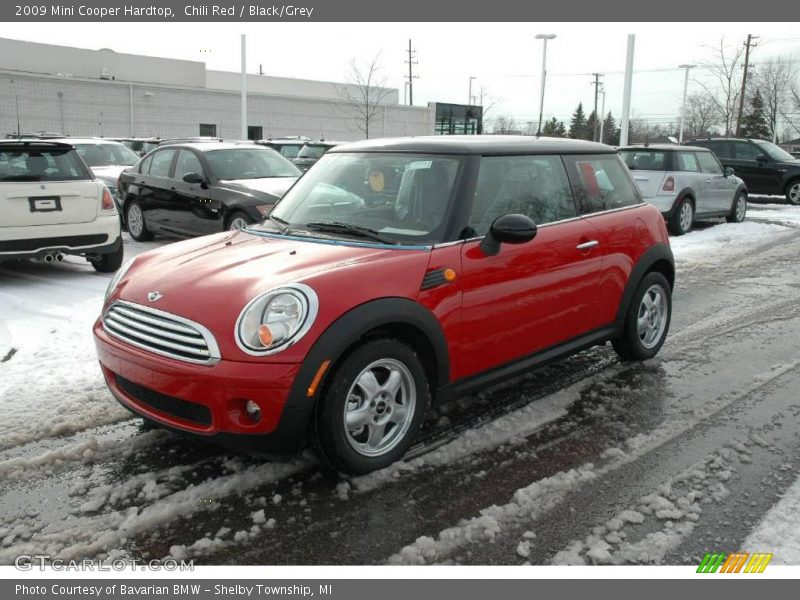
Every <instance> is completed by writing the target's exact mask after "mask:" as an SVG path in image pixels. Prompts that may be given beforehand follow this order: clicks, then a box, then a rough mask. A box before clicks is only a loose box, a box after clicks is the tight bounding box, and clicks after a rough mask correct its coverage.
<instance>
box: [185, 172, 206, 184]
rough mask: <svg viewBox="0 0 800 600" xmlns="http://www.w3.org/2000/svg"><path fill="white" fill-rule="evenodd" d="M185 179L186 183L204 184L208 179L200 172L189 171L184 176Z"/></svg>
mask: <svg viewBox="0 0 800 600" xmlns="http://www.w3.org/2000/svg"><path fill="white" fill-rule="evenodd" d="M183 180H184V181H185V182H186V183H195V184H198V185H202V184H204V183H205V181H206V180H205V179H203V176H202V175H201V174H200V173H187V174H186V175H184V176H183Z"/></svg>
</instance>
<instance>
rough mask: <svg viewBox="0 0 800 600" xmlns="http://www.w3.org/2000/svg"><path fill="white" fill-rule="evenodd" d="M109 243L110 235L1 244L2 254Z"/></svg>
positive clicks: (65, 237) (14, 241)
mask: <svg viewBox="0 0 800 600" xmlns="http://www.w3.org/2000/svg"><path fill="white" fill-rule="evenodd" d="M107 241H108V235H106V234H105V233H96V234H93V235H67V236H64V237H50V238H34V239H30V240H10V241H3V242H0V252H32V251H34V250H39V249H41V248H80V247H81V246H97V245H99V244H103V243H105V242H107Z"/></svg>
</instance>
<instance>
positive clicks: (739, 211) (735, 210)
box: [725, 192, 747, 223]
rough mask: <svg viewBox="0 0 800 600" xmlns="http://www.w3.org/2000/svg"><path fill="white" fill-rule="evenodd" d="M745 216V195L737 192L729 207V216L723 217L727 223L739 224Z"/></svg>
mask: <svg viewBox="0 0 800 600" xmlns="http://www.w3.org/2000/svg"><path fill="white" fill-rule="evenodd" d="M746 215H747V194H746V193H745V192H739V193H738V194H736V199H735V200H734V201H733V206H731V212H730V214H729V215H728V216H727V217H725V219H726V220H727V221H728V223H741V222H742V221H744V218H745V216H746Z"/></svg>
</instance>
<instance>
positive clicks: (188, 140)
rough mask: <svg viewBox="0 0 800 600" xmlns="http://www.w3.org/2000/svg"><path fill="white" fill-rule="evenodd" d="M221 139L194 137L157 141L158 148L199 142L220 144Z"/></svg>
mask: <svg viewBox="0 0 800 600" xmlns="http://www.w3.org/2000/svg"><path fill="white" fill-rule="evenodd" d="M222 141H223V140H222V138H218V137H208V136H202V135H201V136H196V137H183V138H165V139H163V140H159V141H158V145H159V146H173V145H175V144H197V143H201V142H222Z"/></svg>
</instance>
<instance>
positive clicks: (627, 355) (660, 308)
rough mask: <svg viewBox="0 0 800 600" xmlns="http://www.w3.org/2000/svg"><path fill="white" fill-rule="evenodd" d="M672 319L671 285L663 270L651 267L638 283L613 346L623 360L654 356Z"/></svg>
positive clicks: (661, 344) (643, 358) (662, 343)
mask: <svg viewBox="0 0 800 600" xmlns="http://www.w3.org/2000/svg"><path fill="white" fill-rule="evenodd" d="M671 319H672V289H671V288H670V285H669V281H667V278H666V277H664V275H662V274H661V273H658V272H655V271H651V272H650V273H648V274H647V275H645V276H644V277H643V278H642V280H641V281H640V282H639V285H638V286H637V287H636V292H635V293H634V295H633V298H632V299H631V304H630V306H629V307H628V312H627V314H626V315H625V323H624V325H623V326H622V334H621V335H620V336H619V337H618V338H617V339H615V340H612V342H611V343H612V345H613V346H614V350H616V351H617V354H619V356H620V358H622V359H623V360H647V359H648V358H653V357H654V356H655V355H656V354H658V351H659V350H660V349H661V346H663V345H664V340H665V339H666V337H667V331H669V324H670V320H671Z"/></svg>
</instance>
